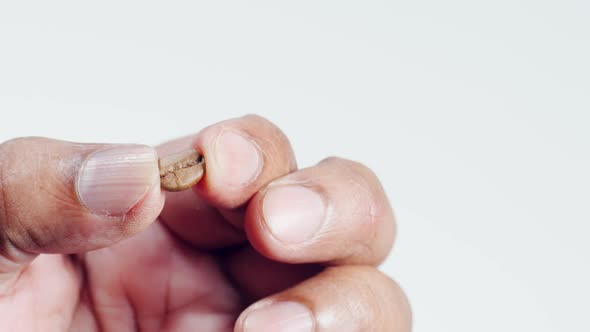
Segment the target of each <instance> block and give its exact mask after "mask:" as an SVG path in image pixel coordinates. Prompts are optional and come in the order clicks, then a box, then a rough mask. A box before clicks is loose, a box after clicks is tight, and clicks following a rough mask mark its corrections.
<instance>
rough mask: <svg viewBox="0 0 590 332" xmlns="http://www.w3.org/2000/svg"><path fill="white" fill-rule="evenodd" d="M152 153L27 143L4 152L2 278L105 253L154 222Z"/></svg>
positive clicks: (158, 201) (0, 156)
mask: <svg viewBox="0 0 590 332" xmlns="http://www.w3.org/2000/svg"><path fill="white" fill-rule="evenodd" d="M163 203H164V199H163V196H162V195H161V193H160V186H159V176H158V168H157V156H156V153H155V150H153V149H152V148H149V147H147V146H141V145H107V144H75V143H68V142H62V141H56V140H50V139H45V138H22V139H16V140H12V141H9V142H6V143H4V144H2V145H0V273H2V272H3V273H9V272H14V271H18V270H19V269H20V268H21V267H22V265H23V264H26V263H27V262H29V261H30V260H31V259H33V258H34V257H35V255H36V254H39V253H78V252H84V251H88V250H92V249H96V248H100V247H104V246H108V245H110V244H113V243H114V242H117V241H119V240H121V239H123V238H125V237H128V236H131V235H132V234H135V233H137V232H138V231H139V230H141V229H143V228H144V227H146V226H147V225H148V224H149V223H150V222H151V221H153V220H155V218H157V216H158V213H159V212H160V210H161V207H162V206H163Z"/></svg>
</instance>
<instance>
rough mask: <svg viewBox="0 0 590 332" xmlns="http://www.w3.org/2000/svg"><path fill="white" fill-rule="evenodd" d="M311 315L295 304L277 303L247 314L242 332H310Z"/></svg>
mask: <svg viewBox="0 0 590 332" xmlns="http://www.w3.org/2000/svg"><path fill="white" fill-rule="evenodd" d="M313 328H314V322H313V315H312V313H311V311H310V310H309V309H308V308H307V307H306V306H304V305H302V304H300V303H297V302H277V303H273V304H271V305H268V306H266V307H262V308H259V309H254V310H253V311H251V312H250V313H248V314H247V316H246V317H245V320H244V323H243V329H242V331H243V332H254V331H255V332H312V331H313Z"/></svg>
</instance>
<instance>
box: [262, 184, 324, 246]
mask: <svg viewBox="0 0 590 332" xmlns="http://www.w3.org/2000/svg"><path fill="white" fill-rule="evenodd" d="M262 212H263V214H264V221H265V222H266V224H267V226H268V228H269V230H270V232H271V233H272V234H273V235H274V236H275V237H276V238H277V239H279V240H281V241H283V242H285V243H289V244H300V243H302V242H305V241H308V240H311V239H312V238H313V237H314V235H315V234H316V233H317V232H318V231H319V230H320V228H321V227H322V225H323V223H324V219H325V216H326V207H325V204H324V199H323V198H322V196H321V195H320V194H319V193H317V192H316V191H314V190H312V189H309V188H306V187H303V186H295V185H282V186H277V187H271V189H269V191H268V192H267V193H266V195H265V196H264V200H263V202H262Z"/></svg>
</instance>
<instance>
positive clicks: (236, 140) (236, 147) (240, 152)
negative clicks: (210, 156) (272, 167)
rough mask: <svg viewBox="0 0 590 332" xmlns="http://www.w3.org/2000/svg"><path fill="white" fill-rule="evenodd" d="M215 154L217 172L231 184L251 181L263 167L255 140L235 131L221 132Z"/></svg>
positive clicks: (241, 184) (234, 185)
mask: <svg viewBox="0 0 590 332" xmlns="http://www.w3.org/2000/svg"><path fill="white" fill-rule="evenodd" d="M215 154H216V155H215V159H216V164H217V165H216V166H217V172H219V174H220V178H221V179H222V181H224V182H225V183H226V184H227V185H229V186H233V187H237V186H243V185H247V184H249V183H251V182H252V181H253V180H254V179H256V177H257V176H258V174H259V173H260V170H261V169H262V156H261V154H260V151H259V149H258V147H257V145H256V144H255V143H254V141H252V140H251V139H248V138H246V137H244V136H242V135H240V134H237V133H235V132H233V131H225V132H223V133H222V134H221V137H219V139H218V141H217V143H216V145H215Z"/></svg>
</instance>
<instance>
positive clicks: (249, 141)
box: [193, 115, 296, 209]
mask: <svg viewBox="0 0 590 332" xmlns="http://www.w3.org/2000/svg"><path fill="white" fill-rule="evenodd" d="M193 147H194V148H195V149H197V150H198V151H201V153H203V155H204V157H205V176H204V178H203V180H201V182H200V183H199V184H198V185H197V186H195V190H196V192H197V193H198V194H199V195H200V196H201V197H203V198H204V199H206V200H207V201H208V202H209V203H210V204H212V205H213V206H216V207H218V208H220V209H235V208H238V207H240V206H242V205H244V204H245V203H246V202H248V201H249V200H250V199H251V197H252V196H253V195H254V194H255V193H256V192H257V191H258V190H259V189H260V188H261V187H263V186H264V185H265V184H267V183H268V182H270V181H271V180H273V179H275V178H277V177H279V176H282V175H285V174H287V173H289V172H291V171H293V170H294V169H295V168H296V162H295V157H294V153H293V150H292V148H291V145H290V143H289V141H288V139H287V138H286V136H285V135H284V134H283V133H282V132H281V130H280V129H278V128H277V127H276V126H275V125H274V124H272V123H271V122H269V121H268V120H266V119H264V118H262V117H259V116H254V115H248V116H245V117H241V118H236V119H231V120H227V121H223V122H220V123H217V124H214V125H212V126H209V127H207V128H205V129H203V130H202V131H201V132H200V133H199V134H198V135H197V136H196V138H195V140H194V142H193Z"/></svg>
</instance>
